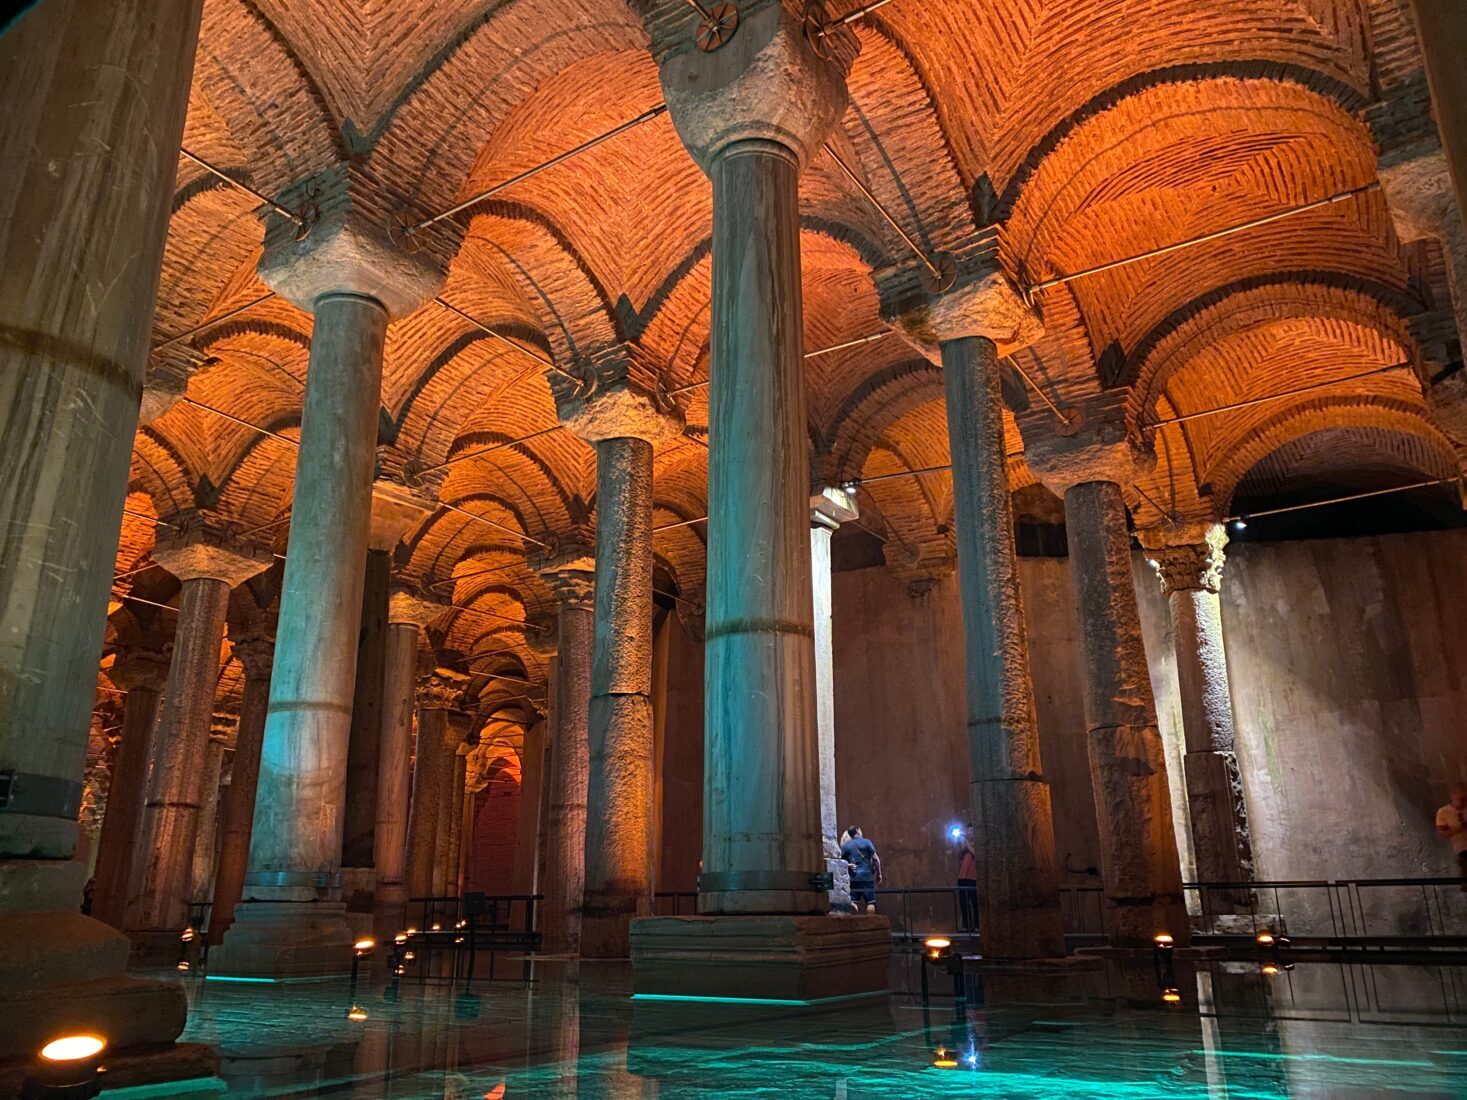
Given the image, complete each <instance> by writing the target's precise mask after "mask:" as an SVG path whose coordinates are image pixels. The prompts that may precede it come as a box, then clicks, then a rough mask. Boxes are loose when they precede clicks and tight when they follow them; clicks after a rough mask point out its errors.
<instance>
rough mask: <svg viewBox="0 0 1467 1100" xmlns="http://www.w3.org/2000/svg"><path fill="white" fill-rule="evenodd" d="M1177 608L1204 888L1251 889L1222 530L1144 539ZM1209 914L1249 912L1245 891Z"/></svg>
mask: <svg viewBox="0 0 1467 1100" xmlns="http://www.w3.org/2000/svg"><path fill="white" fill-rule="evenodd" d="M1141 544H1142V546H1144V547H1145V549H1146V557H1147V559H1148V560H1149V561H1150V562H1151V564H1152V566H1153V567H1154V568H1155V569H1156V574H1157V576H1158V577H1159V578H1160V580H1161V590H1162V593H1163V594H1164V595H1165V596H1166V598H1167V603H1168V605H1169V606H1170V607H1171V613H1172V631H1173V634H1174V637H1175V646H1176V654H1177V695H1178V697H1179V701H1180V702H1181V707H1182V735H1183V738H1184V740H1185V742H1186V753H1185V755H1184V756H1183V757H1182V770H1183V774H1184V779H1185V782H1186V786H1187V809H1188V813H1189V818H1190V823H1191V830H1192V851H1193V855H1194V858H1195V860H1196V863H1197V879H1198V881H1199V882H1250V881H1252V879H1253V844H1252V840H1251V839H1250V836H1249V831H1248V807H1247V805H1246V803H1245V800H1244V797H1243V776H1242V773H1241V772H1240V771H1239V769H1238V757H1237V754H1236V752H1235V751H1234V738H1233V698H1232V691H1231V689H1230V688H1229V686H1228V658H1227V652H1226V650H1225V648H1224V646H1223V629H1222V605H1221V602H1220V600H1219V598H1218V593H1219V591H1220V590H1221V587H1222V570H1223V561H1224V556H1223V548H1224V547H1225V546H1227V544H1228V536H1227V532H1226V531H1225V530H1224V529H1223V527H1222V526H1221V525H1220V524H1216V523H1193V524H1184V525H1182V526H1181V527H1180V528H1178V529H1174V530H1162V531H1152V532H1147V533H1145V534H1143V535H1142V536H1141ZM1204 901H1205V903H1206V908H1207V910H1208V911H1209V912H1218V911H1222V912H1229V911H1234V910H1241V911H1247V909H1248V908H1249V904H1248V903H1249V899H1248V895H1247V891H1246V890H1244V891H1232V892H1228V891H1208V894H1207V897H1206V898H1205V899H1204Z"/></svg>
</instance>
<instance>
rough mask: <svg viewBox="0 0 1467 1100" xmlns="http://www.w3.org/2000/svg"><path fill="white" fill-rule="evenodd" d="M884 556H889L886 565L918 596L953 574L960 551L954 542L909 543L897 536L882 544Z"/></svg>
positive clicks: (908, 589) (908, 591)
mask: <svg viewBox="0 0 1467 1100" xmlns="http://www.w3.org/2000/svg"><path fill="white" fill-rule="evenodd" d="M881 556H882V557H883V558H884V559H886V567H887V568H888V569H890V570H891V571H892V573H894V574H895V575H896V576H897V578H898V579H900V580H902V581H905V582H906V585H907V595H908V596H910V597H912V599H914V600H915V599H918V598H920V597H922V596H925V595H927V593H929V592H931V591H932V590H933V589H934V588H936V587H937V586H938V584H940V583H941V582H942V581H943V580H944V579H946V578H947V577H950V576H952V574H953V571H954V570H955V569H956V568H957V566H958V558H957V551H956V550H955V549H954V548H953V547H952V546H951V545H947V546H944V547H941V548H933V547H927V546H906V545H903V544H902V543H900V542H897V541H896V540H895V539H893V540H891V541H890V542H887V543H886V544H884V545H883V546H882V548H881Z"/></svg>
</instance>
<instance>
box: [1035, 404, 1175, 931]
mask: <svg viewBox="0 0 1467 1100" xmlns="http://www.w3.org/2000/svg"><path fill="white" fill-rule="evenodd" d="M1076 415H1078V412H1077V414H1076ZM1027 442H1028V444H1029V446H1028V447H1027V448H1026V450H1025V455H1026V457H1027V458H1028V460H1029V465H1030V469H1032V470H1033V471H1034V472H1035V474H1036V476H1038V477H1039V479H1040V480H1041V481H1043V482H1044V483H1045V484H1046V485H1047V486H1049V487H1050V488H1051V489H1052V490H1054V491H1057V492H1060V493H1061V494H1062V495H1063V497H1064V502H1065V529H1066V532H1067V535H1068V540H1069V551H1070V571H1071V574H1072V575H1073V577H1074V582H1075V599H1076V610H1077V613H1078V616H1079V631H1080V652H1081V658H1082V660H1083V663H1084V679H1085V683H1084V688H1085V724H1086V727H1087V730H1088V738H1087V744H1088V746H1089V755H1090V780H1091V783H1092V785H1093V786H1094V790H1095V817H1096V823H1097V825H1098V826H1099V829H1100V855H1101V875H1102V878H1103V879H1104V881H1105V893H1106V899H1107V903H1108V907H1109V914H1108V922H1109V925H1110V929H1109V931H1110V935H1111V938H1112V942H1114V943H1116V944H1118V945H1121V946H1145V945H1148V944H1150V943H1151V939H1152V937H1153V936H1155V935H1156V934H1158V933H1162V932H1165V933H1168V934H1170V935H1171V936H1173V937H1174V938H1175V940H1176V942H1177V943H1178V944H1185V943H1186V942H1187V940H1188V924H1187V913H1186V909H1185V907H1184V906H1183V904H1182V872H1181V864H1180V861H1179V859H1178V856H1177V844H1176V835H1175V833H1174V832H1173V831H1172V810H1171V794H1170V788H1169V787H1168V784H1167V772H1166V754H1165V751H1164V750H1163V747H1162V742H1161V733H1160V731H1159V729H1158V728H1157V723H1156V701H1155V699H1154V698H1153V696H1152V692H1151V675H1150V672H1149V670H1148V668H1147V665H1146V648H1145V644H1144V642H1143V641H1142V638H1141V620H1140V616H1139V613H1138V611H1137V609H1136V589H1135V586H1134V583H1133V581H1132V576H1131V545H1130V536H1129V534H1128V532H1127V526H1126V502H1125V495H1124V489H1123V488H1122V486H1129V485H1130V484H1131V482H1132V481H1133V479H1134V477H1135V463H1136V460H1137V455H1136V453H1135V452H1134V451H1133V450H1132V447H1131V445H1130V442H1129V441H1128V440H1127V439H1126V438H1125V437H1124V431H1123V429H1122V428H1121V427H1120V426H1119V425H1117V424H1115V423H1114V422H1113V421H1111V420H1109V419H1103V420H1097V421H1096V422H1095V423H1093V424H1091V425H1087V426H1085V427H1083V428H1081V429H1080V431H1079V432H1078V434H1076V435H1074V436H1072V437H1068V438H1067V437H1062V436H1059V435H1057V434H1055V433H1054V432H1053V431H1052V430H1049V431H1048V433H1047V434H1045V432H1043V431H1040V432H1036V433H1035V434H1034V437H1033V438H1028V439H1027Z"/></svg>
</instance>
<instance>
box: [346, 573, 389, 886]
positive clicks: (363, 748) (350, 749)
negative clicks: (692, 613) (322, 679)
mask: <svg viewBox="0 0 1467 1100" xmlns="http://www.w3.org/2000/svg"><path fill="white" fill-rule="evenodd" d="M391 586H392V558H391V555H390V554H389V553H388V552H387V551H386V550H379V549H375V548H372V549H368V551H367V563H366V569H365V571H364V573H363V581H362V614H361V622H360V624H359V626H358V631H357V662H356V665H357V668H356V683H355V686H354V689H353V692H352V707H351V729H350V732H349V733H348V735H347V749H346V801H345V802H344V803H343V806H342V837H341V866H342V868H343V878H342V893H343V896H344V897H345V898H346V900H347V903H348V907H349V908H352V909H357V908H360V907H361V905H362V903H363V902H364V900H365V899H366V898H368V897H370V895H371V892H372V887H373V878H374V876H373V874H372V837H373V833H374V832H375V830H376V827H377V767H378V764H379V758H380V756H381V752H382V706H383V698H382V684H383V679H384V675H385V671H386V660H387V598H388V595H389V594H390V590H391Z"/></svg>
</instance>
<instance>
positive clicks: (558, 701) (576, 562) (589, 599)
mask: <svg viewBox="0 0 1467 1100" xmlns="http://www.w3.org/2000/svg"><path fill="white" fill-rule="evenodd" d="M572 555H573V556H567V555H560V556H559V557H560V560H558V561H557V563H556V565H555V566H553V567H551V568H549V569H548V570H542V571H541V576H542V577H544V578H545V581H546V583H548V584H549V585H550V587H551V590H552V591H554V593H555V595H556V598H557V599H558V600H559V605H560V615H559V620H558V633H559V640H558V642H557V646H556V652H557V656H556V669H555V681H554V691H555V705H554V718H555V724H554V727H553V729H552V730H551V731H550V757H549V769H548V784H547V787H546V793H545V798H546V811H545V821H546V831H545V879H544V886H543V888H542V890H541V893H542V894H544V895H545V898H544V901H543V902H542V903H541V908H540V933H541V942H542V947H543V949H544V950H545V951H546V952H547V953H549V954H565V953H571V954H574V953H576V952H577V951H579V950H580V942H581V919H580V911H581V898H582V892H583V890H584V886H585V868H586V792H587V788H588V784H589V780H588V777H587V772H588V770H589V768H590V750H589V747H588V725H589V711H590V702H591V655H592V651H593V647H594V637H595V631H594V615H595V603H594V600H595V595H594V594H595V590H596V583H595V574H594V573H593V572H592V569H593V568H594V566H593V559H592V557H591V555H590V554H589V552H587V551H585V550H584V549H579V550H574V551H572Z"/></svg>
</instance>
